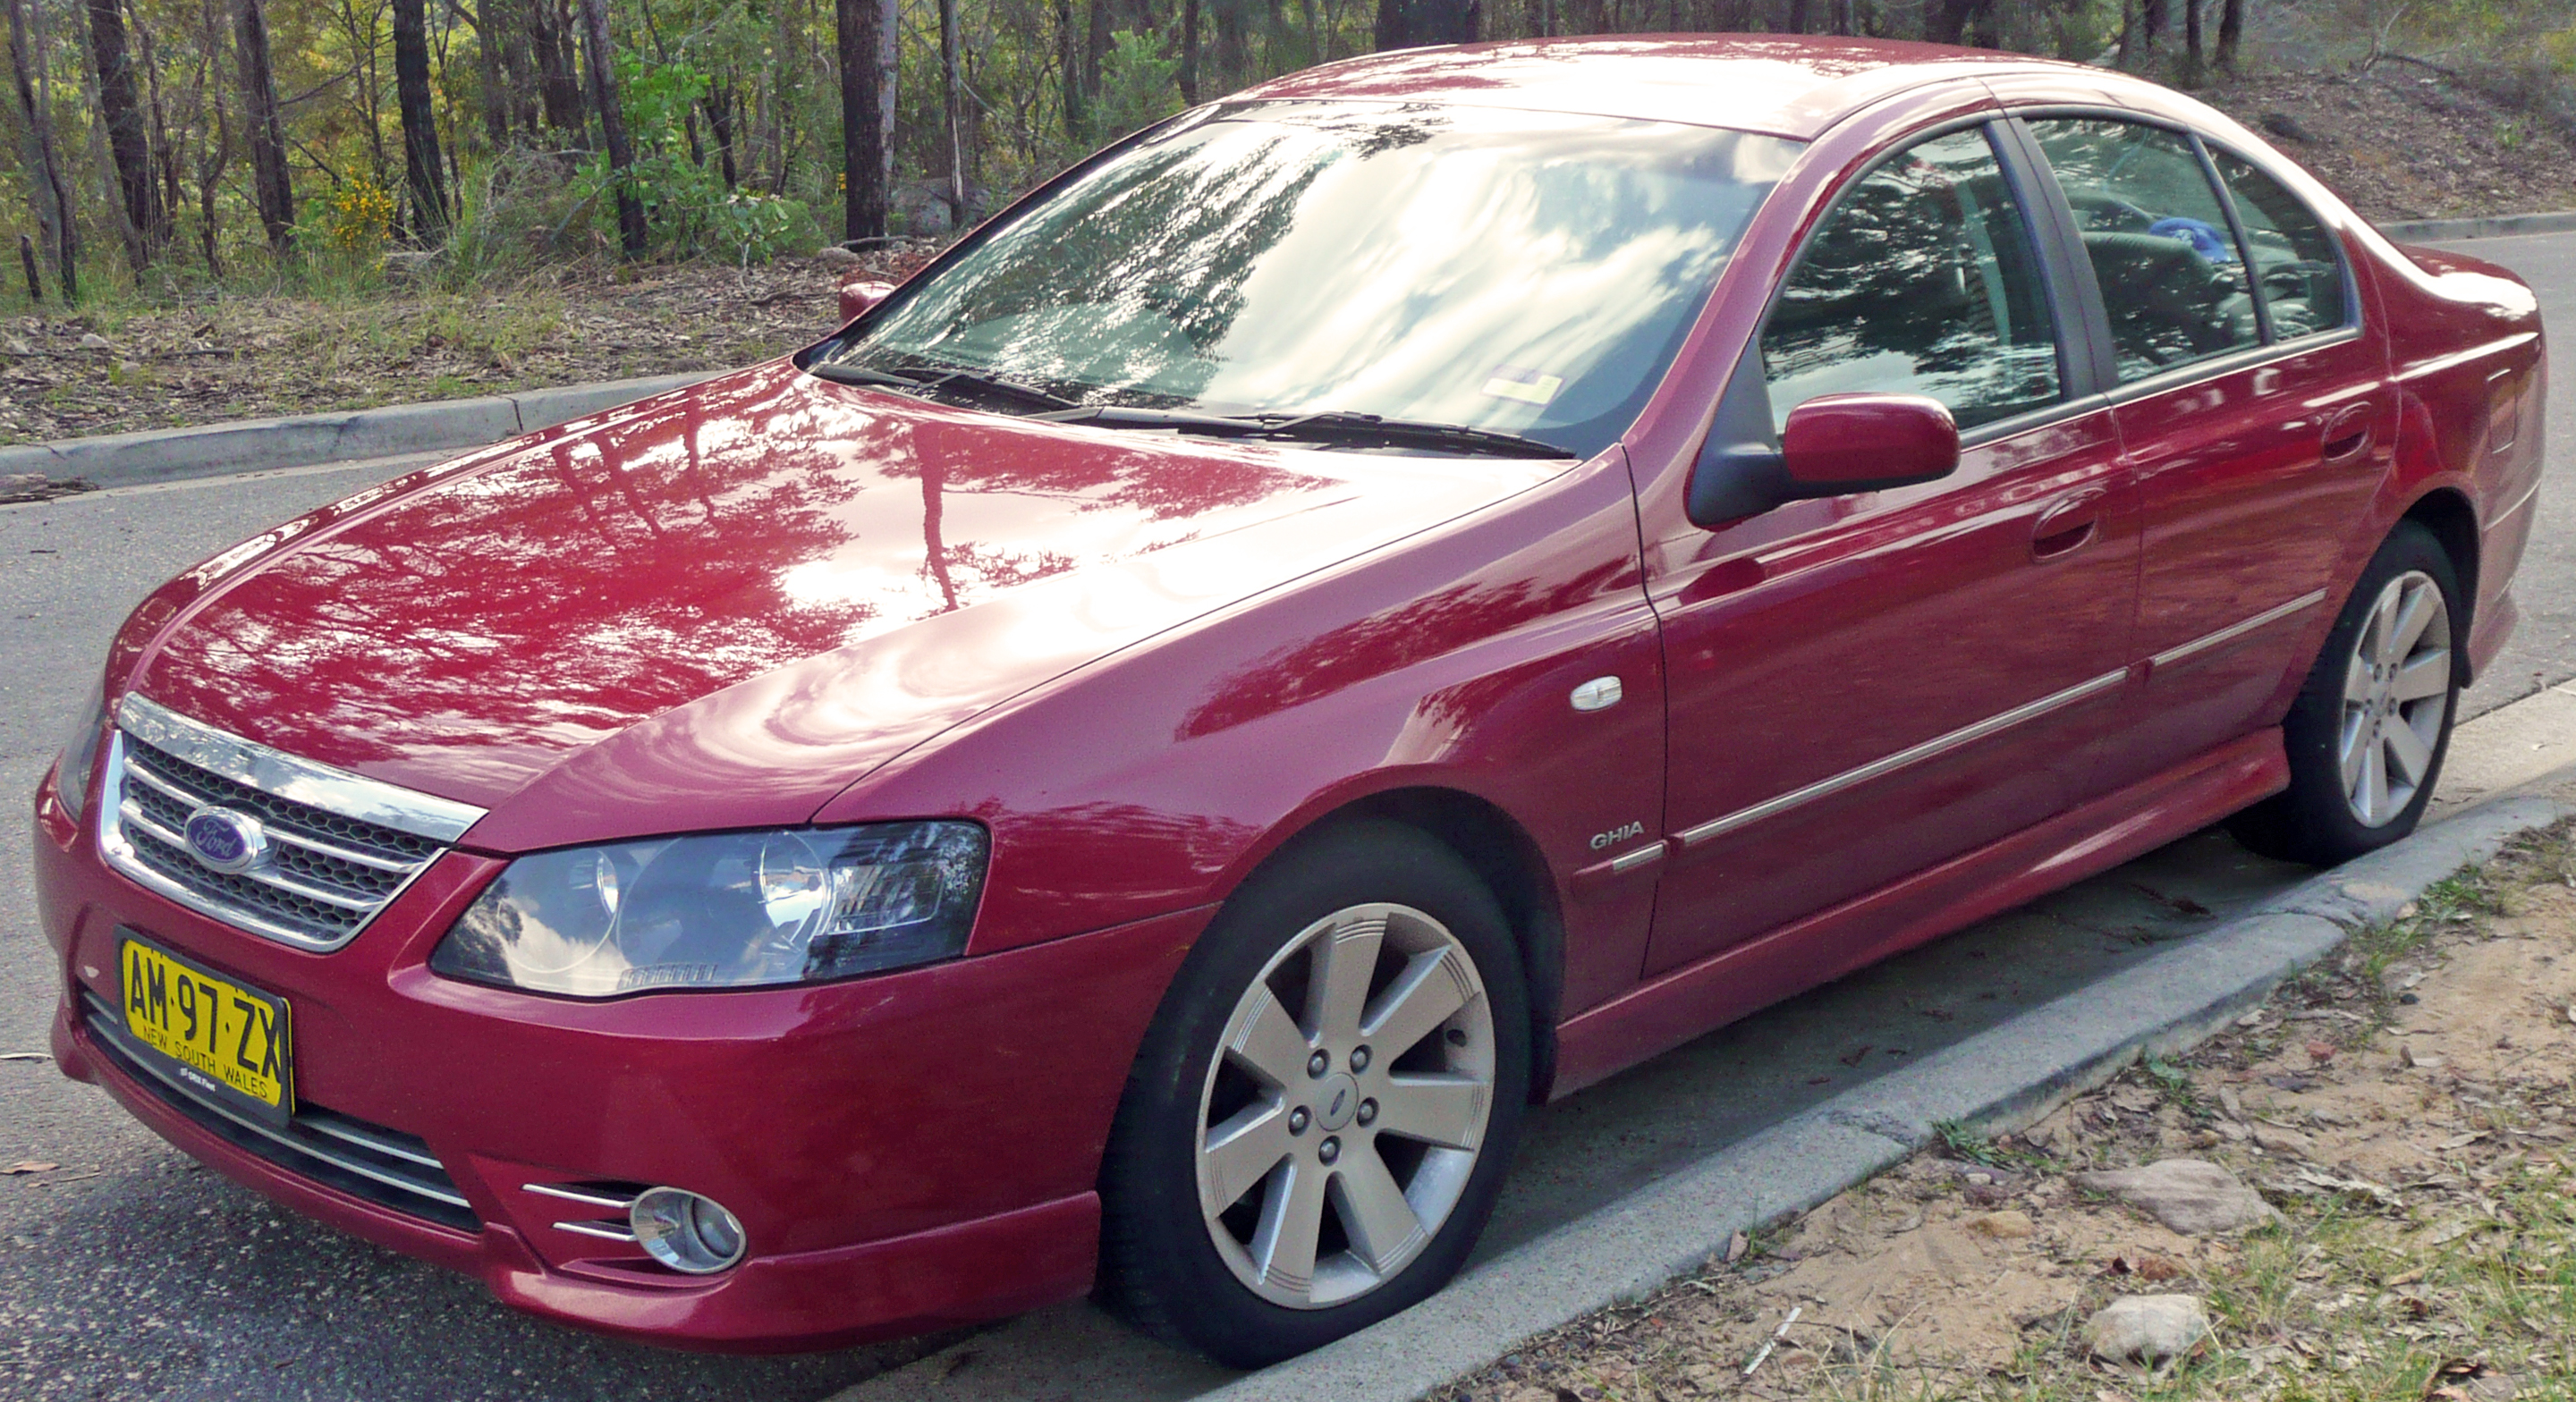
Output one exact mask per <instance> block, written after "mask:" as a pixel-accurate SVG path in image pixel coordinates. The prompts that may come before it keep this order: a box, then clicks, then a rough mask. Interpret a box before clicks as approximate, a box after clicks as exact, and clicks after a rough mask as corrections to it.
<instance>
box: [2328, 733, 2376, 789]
mask: <svg viewBox="0 0 2576 1402" xmlns="http://www.w3.org/2000/svg"><path fill="white" fill-rule="evenodd" d="M2376 743H2377V741H2376V740H2374V739H2373V738H2372V736H2371V733H2370V712H2368V711H2353V710H2347V711H2345V712H2344V718H2343V740H2342V743H2341V744H2340V746H2338V748H2337V750H2336V754H2337V756H2338V757H2339V758H2340V760H2341V761H2342V765H2343V791H2344V794H2345V796H2346V797H2348V798H2351V799H2352V800H2353V801H2354V802H2356V803H2357V802H2359V801H2360V799H2361V779H2362V769H2363V767H2364V765H2366V764H2367V763H2368V762H2369V759H2370V750H2371V747H2372V746H2373V745H2374V744H2376Z"/></svg>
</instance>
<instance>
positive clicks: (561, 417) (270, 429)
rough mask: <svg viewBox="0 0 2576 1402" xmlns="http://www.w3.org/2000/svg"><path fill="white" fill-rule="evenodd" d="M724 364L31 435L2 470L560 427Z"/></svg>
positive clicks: (174, 473) (409, 444)
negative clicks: (518, 388)
mask: <svg viewBox="0 0 2576 1402" xmlns="http://www.w3.org/2000/svg"><path fill="white" fill-rule="evenodd" d="M722 373H724V372H722V371H719V370H705V371H692V372H690V373H687V374H680V375H648V376H645V377H644V378H642V379H634V380H609V381H606V382H604V383H600V384H589V385H564V386H560V387H558V388H555V389H535V390H529V391H527V392H525V393H522V394H495V395H487V396H484V397H481V398H477V399H445V400H438V401H435V402H433V403H427V404H392V405H387V406H386V407H384V408H381V409H357V410H352V411H350V412H347V413H341V414H300V415H297V416H295V417H293V418H284V419H243V420H239V421H237V422H233V423H220V424H207V425H205V426H203V427H199V428H162V429H151V430H148V431H146V432H142V433H110V434H103V435H100V436H99V437H96V438H64V439H57V440H56V441H54V442H51V443H26V444H20V445H18V446H15V447H8V448H0V477H8V476H15V475H17V474H20V473H35V474H39V475H41V476H44V477H46V478H49V479H51V480H53V481H57V482H62V481H69V480H70V479H72V478H75V477H77V478H80V479H82V480H83V481H87V482H91V483H94V484H96V485H98V486H101V487H127V486H134V485H137V484H140V483H145V482H169V481H175V480H178V479H180V478H186V477H213V476H219V475H221V474H224V473H232V472H255V471H261V470H264V469H268V468H281V467H306V466H310V465H311V464H314V463H324V462H339V461H342V460H345V459H353V458H384V457H392V456H394V455H395V454H398V453H425V452H433V451H436V450H439V449H443V448H473V447H480V446H481V445H483V444H485V443H493V442H498V441H499V440H501V439H504V438H510V437H514V436H516V435H518V434H522V433H533V432H535V431H536V430H538V429H541V428H552V427H554V426H555V425H556V424H559V423H564V422H566V421H568V420H571V419H578V418H581V417H583V416H584V415H587V414H596V413H598V412H599V411H600V410H602V409H613V408H615V407H617V406H618V405H620V404H626V403H630V402H632V401H634V400H638V399H642V398H644V397H645V396H647V395H653V394H661V393H663V392H664V391H667V390H675V389H681V388H684V387H686V386H689V385H693V384H696V383H698V382H699V381H701V380H705V379H709V378H712V377H713V376H716V375H719V374H722Z"/></svg>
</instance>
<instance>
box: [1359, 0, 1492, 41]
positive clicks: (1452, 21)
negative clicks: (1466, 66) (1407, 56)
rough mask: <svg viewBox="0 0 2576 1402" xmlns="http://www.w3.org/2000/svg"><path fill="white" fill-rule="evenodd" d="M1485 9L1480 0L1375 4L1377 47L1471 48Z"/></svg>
mask: <svg viewBox="0 0 2576 1402" xmlns="http://www.w3.org/2000/svg"><path fill="white" fill-rule="evenodd" d="M1484 8H1485V7H1484V3H1483V0H1378V7H1377V46H1378V47H1379V48H1381V49H1411V48H1418V47H1420V46H1422V45H1424V44H1472V43H1474V42H1476V21H1477V20H1478V18H1480V17H1481V15H1482V13H1483V11H1484Z"/></svg>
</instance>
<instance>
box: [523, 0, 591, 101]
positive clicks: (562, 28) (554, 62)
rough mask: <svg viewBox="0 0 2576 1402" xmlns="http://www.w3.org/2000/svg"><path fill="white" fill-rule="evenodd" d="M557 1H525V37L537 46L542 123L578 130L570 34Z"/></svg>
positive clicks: (578, 86) (577, 85)
mask: <svg viewBox="0 0 2576 1402" xmlns="http://www.w3.org/2000/svg"><path fill="white" fill-rule="evenodd" d="M568 28H569V26H568V25H567V24H566V23H565V21H564V14H563V10H562V9H561V8H560V5H559V3H558V0H528V38H529V41H530V42H532V43H534V44H535V45H536V48H537V73H538V75H539V76H538V80H537V90H538V92H539V93H540V94H541V95H542V97H543V100H544V102H545V108H546V125H547V126H550V127H553V128H554V129H555V130H557V131H561V132H574V131H579V130H581V124H582V120H583V115H584V114H583V112H582V110H581V84H580V83H579V82H578V81H576V80H575V79H574V77H573V64H572V47H573V46H572V43H571V37H572V36H571V35H570V34H569V33H567V32H566V31H567V30H568Z"/></svg>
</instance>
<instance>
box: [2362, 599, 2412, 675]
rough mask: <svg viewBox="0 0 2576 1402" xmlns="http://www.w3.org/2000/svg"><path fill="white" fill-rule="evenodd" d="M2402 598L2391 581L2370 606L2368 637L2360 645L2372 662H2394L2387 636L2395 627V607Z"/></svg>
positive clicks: (2394, 658)
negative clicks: (2376, 600)
mask: <svg viewBox="0 0 2576 1402" xmlns="http://www.w3.org/2000/svg"><path fill="white" fill-rule="evenodd" d="M2403 597H2404V595H2403V594H2402V592H2401V591H2400V590H2399V589H2398V587H2397V584H2396V582H2395V581H2393V580H2392V581H2390V583H2389V585H2388V587H2387V588H2386V589H2384V590H2381V591H2380V595H2379V600H2378V602H2376V603H2374V604H2372V605H2371V606H2370V623H2369V625H2368V627H2369V636H2368V638H2367V639H2366V640H2365V641H2364V642H2363V643H2362V651H2363V652H2364V653H2365V654H2367V655H2368V656H2369V658H2370V660H2371V661H2373V662H2393V661H2395V660H2396V656H2395V653H2394V651H2393V649H2391V647H2390V646H2389V635H2390V633H2391V632H2392V631H2393V630H2394V627H2395V625H2396V622H2397V606H2398V602H2399V600H2400V599H2402V598H2403Z"/></svg>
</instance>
